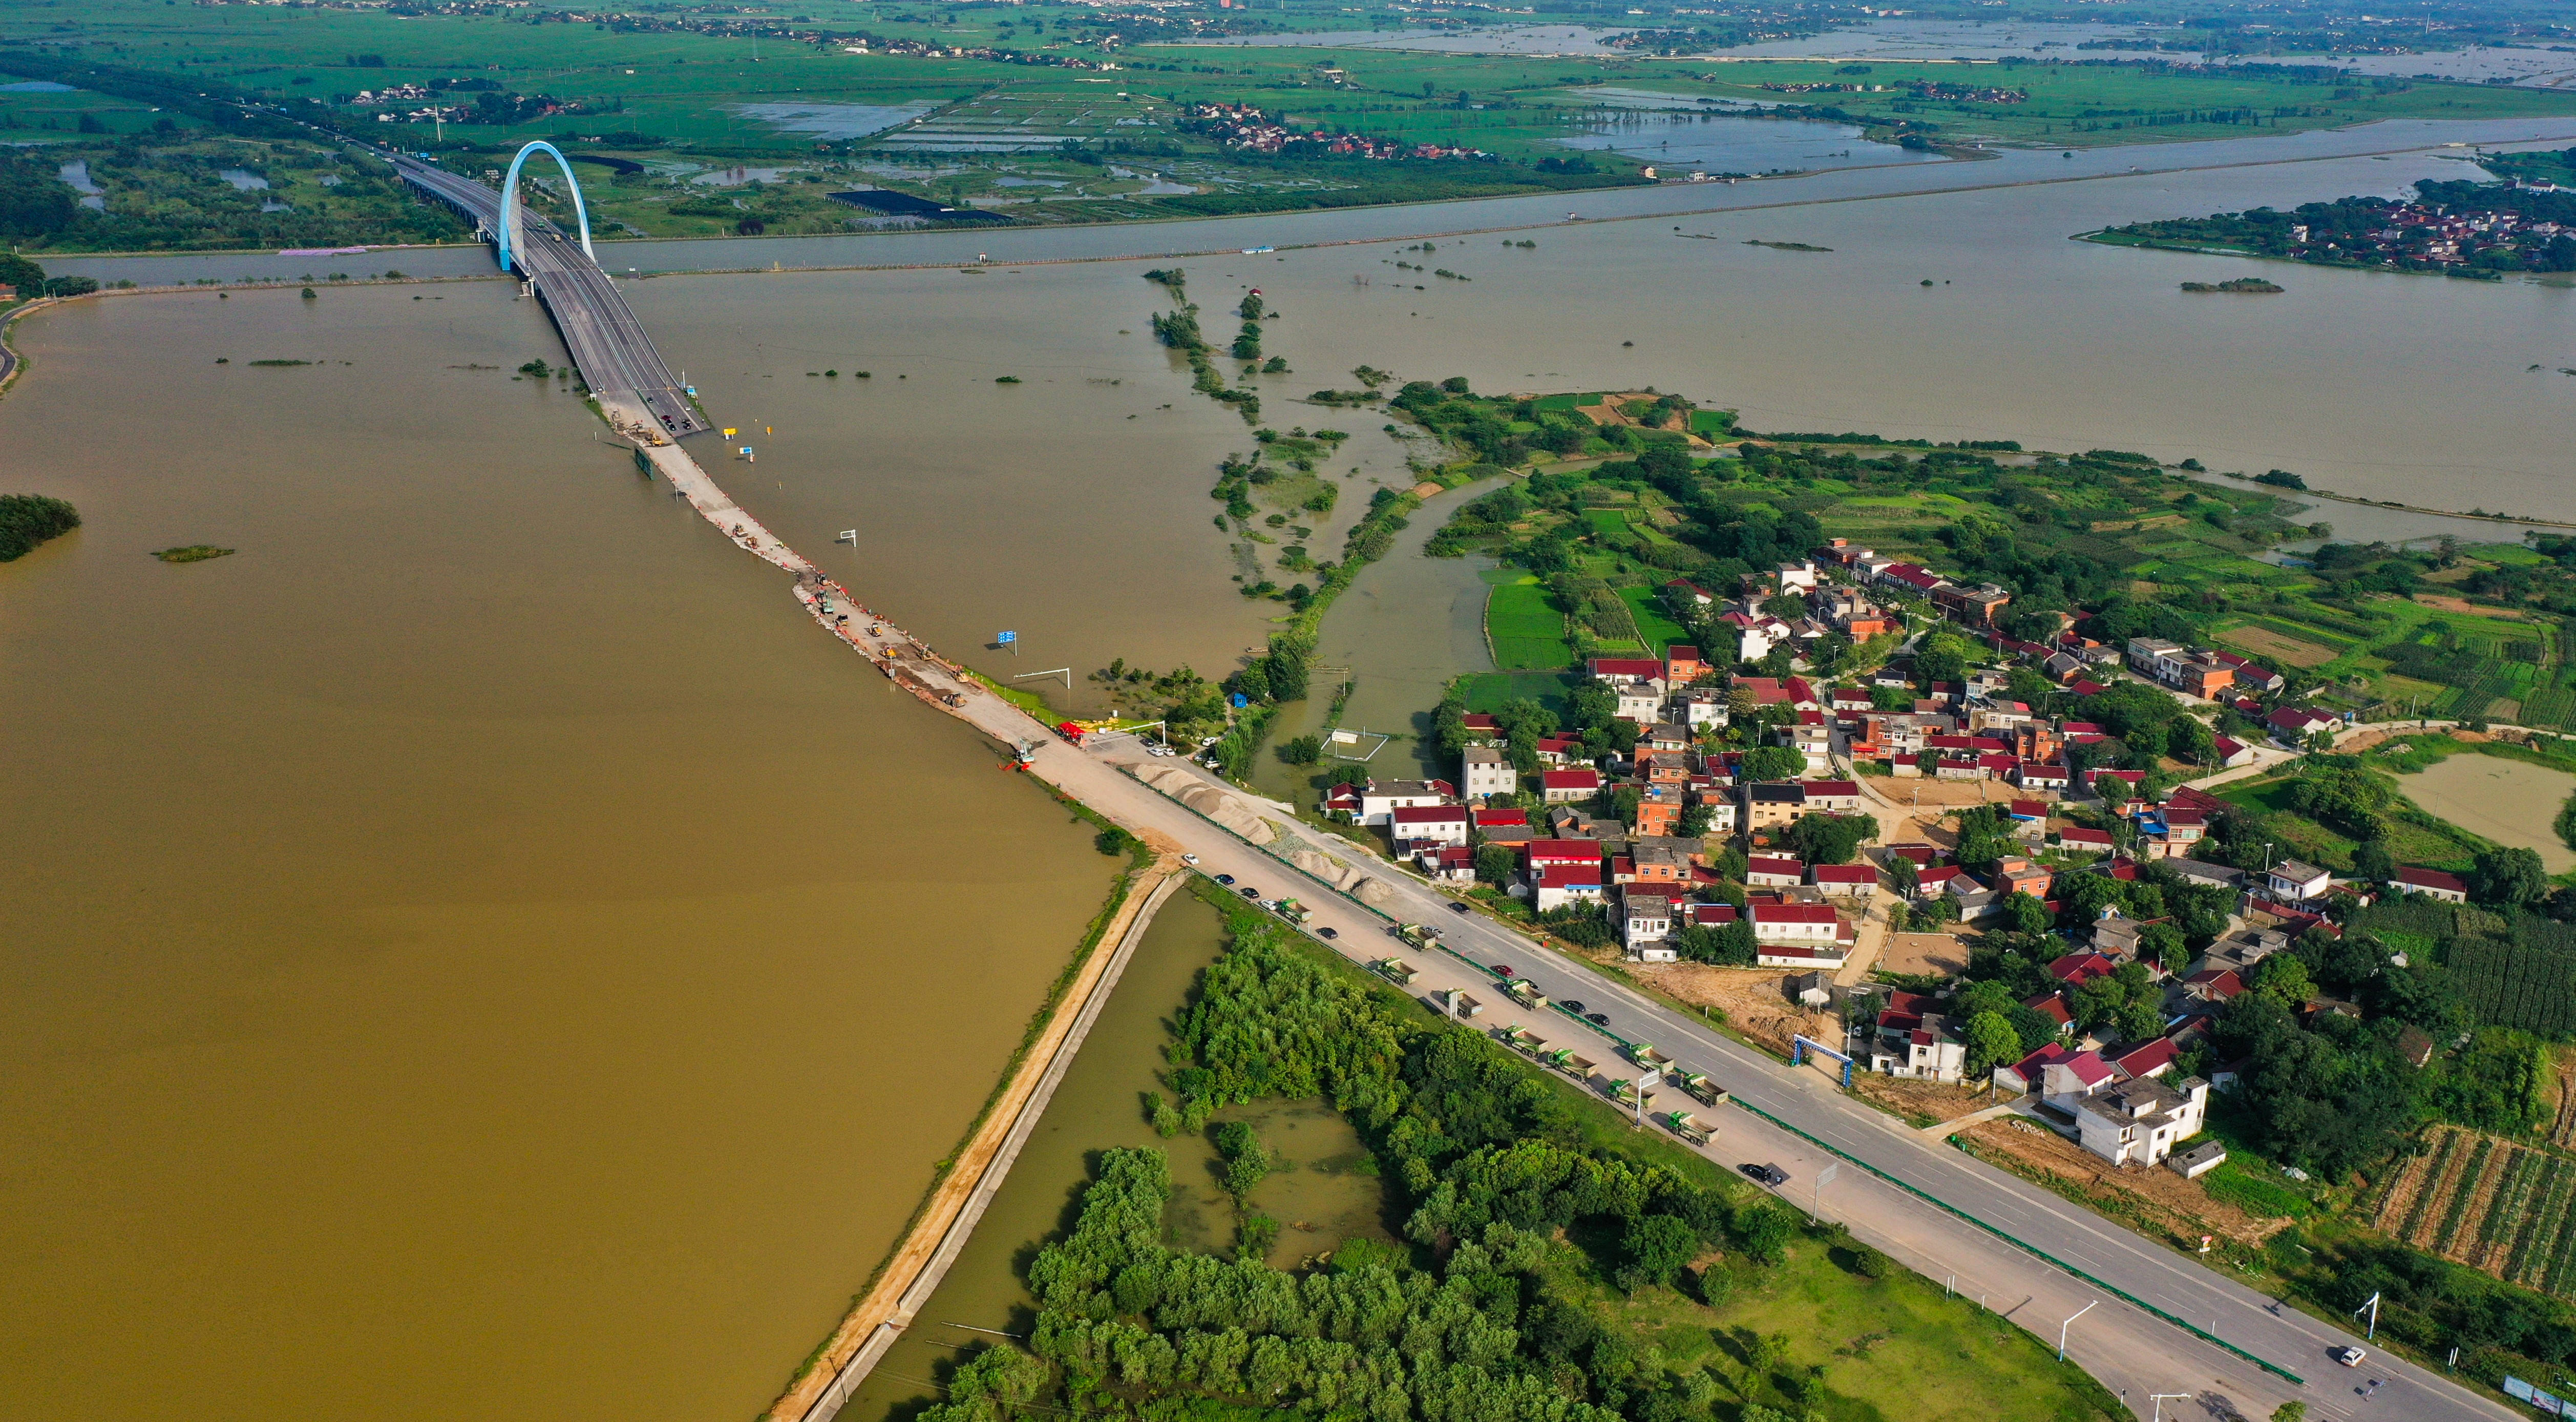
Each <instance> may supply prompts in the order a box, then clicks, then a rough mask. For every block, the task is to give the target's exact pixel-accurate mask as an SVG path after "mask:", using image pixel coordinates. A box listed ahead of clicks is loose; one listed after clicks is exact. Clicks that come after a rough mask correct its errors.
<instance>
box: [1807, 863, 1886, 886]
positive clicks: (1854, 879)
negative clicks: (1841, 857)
mask: <svg viewBox="0 0 2576 1422" xmlns="http://www.w3.org/2000/svg"><path fill="white" fill-rule="evenodd" d="M1816 882H1817V883H1819V884H1875V883H1877V882H1878V871H1877V870H1875V869H1872V868H1870V867H1869V866H1868V865H1866V864H1819V865H1817V866H1816Z"/></svg>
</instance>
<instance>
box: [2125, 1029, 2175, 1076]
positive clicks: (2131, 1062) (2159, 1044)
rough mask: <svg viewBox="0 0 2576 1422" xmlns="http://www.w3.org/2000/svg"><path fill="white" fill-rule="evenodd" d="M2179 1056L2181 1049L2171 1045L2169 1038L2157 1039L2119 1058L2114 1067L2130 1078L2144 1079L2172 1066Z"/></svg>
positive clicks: (2171, 1041)
mask: <svg viewBox="0 0 2576 1422" xmlns="http://www.w3.org/2000/svg"><path fill="white" fill-rule="evenodd" d="M2181 1055H2182V1049H2181V1048H2179V1047H2176V1046H2175V1045H2174V1044H2173V1039H2172V1038H2171V1037H2158V1038H2157V1039H2155V1040H2154V1041H2152V1042H2149V1043H2147V1044H2146V1045H2145V1046H2143V1047H2140V1048H2138V1049H2137V1050H2136V1051H2133V1052H2131V1053H2129V1054H2128V1055H2127V1056H2125V1057H2121V1058H2119V1059H2118V1061H2117V1063H2116V1065H2118V1067H2119V1068H2120V1070H2122V1071H2125V1072H2127V1073H2128V1074H2129V1075H2131V1076H2134V1077H2144V1076H2146V1075H2148V1074H2150V1073H2152V1072H2154V1071H2157V1070H2158V1069H2160V1068H2163V1067H2169V1066H2172V1065H2173V1064H2174V1061H2175V1059H2176V1058H2178V1057H2180V1056H2181Z"/></svg>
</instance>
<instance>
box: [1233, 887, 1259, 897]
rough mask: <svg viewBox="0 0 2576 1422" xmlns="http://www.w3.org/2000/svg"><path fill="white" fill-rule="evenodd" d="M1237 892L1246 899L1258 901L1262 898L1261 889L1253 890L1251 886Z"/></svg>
mask: <svg viewBox="0 0 2576 1422" xmlns="http://www.w3.org/2000/svg"><path fill="white" fill-rule="evenodd" d="M1236 892H1237V893H1240V894H1242V895H1243V896H1244V897H1245V898H1247V899H1257V898H1259V897H1261V891H1260V890H1259V889H1255V888H1252V887H1249V886H1246V887H1244V888H1242V889H1238V890H1236Z"/></svg>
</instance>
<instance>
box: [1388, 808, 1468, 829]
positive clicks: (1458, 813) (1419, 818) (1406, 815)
mask: <svg viewBox="0 0 2576 1422" xmlns="http://www.w3.org/2000/svg"><path fill="white" fill-rule="evenodd" d="M1387 813H1388V815H1389V816H1390V817H1392V818H1393V820H1394V821H1395V823H1397V824H1400V825H1463V824H1465V823H1466V822H1467V811H1466V810H1465V809H1464V808H1463V807H1461V806H1457V805H1398V806H1396V807H1395V808H1394V809H1393V810H1390V811H1388V812H1387Z"/></svg>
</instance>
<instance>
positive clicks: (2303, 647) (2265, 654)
mask: <svg viewBox="0 0 2576 1422" xmlns="http://www.w3.org/2000/svg"><path fill="white" fill-rule="evenodd" d="M2216 635H2217V637H2218V639H2219V640H2220V641H2222V642H2226V643H2228V644H2229V645H2231V646H2233V647H2235V648H2237V649H2238V650H2240V651H2242V652H2244V653H2246V654H2247V655H2249V656H2254V657H2260V658H2263V659H2265V660H2268V661H2274V662H2279V663H2281V664H2282V665H2284V666H2293V667H2303V668H2304V667H2318V666H2324V665H2325V664H2326V663H2328V662H2330V661H2333V660H2334V659H2335V657H2336V655H2337V653H2336V651H2335V649H2334V648H2332V647H2321V646H2318V645H2317V644H2316V643H2314V642H2302V641H2300V640H2299V639H2297V638H2295V637H2286V636H2283V635H2282V634H2281V633H2279V632H2276V631H2274V630H2272V629H2271V628H2270V627H2267V626H2264V625H2263V624H2261V623H2259V622H2249V623H2246V624H2244V625H2242V626H2238V627H2230V628H2227V629H2226V630H2225V631H2222V632H2219V633H2218V634H2216Z"/></svg>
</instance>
